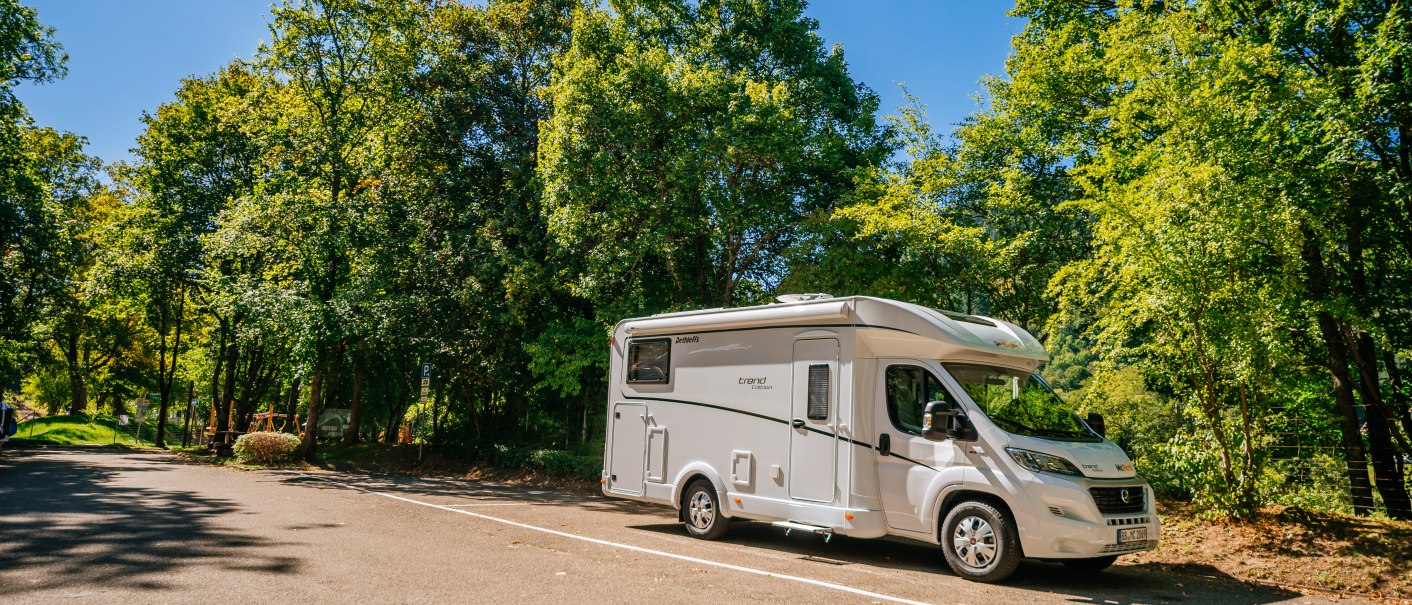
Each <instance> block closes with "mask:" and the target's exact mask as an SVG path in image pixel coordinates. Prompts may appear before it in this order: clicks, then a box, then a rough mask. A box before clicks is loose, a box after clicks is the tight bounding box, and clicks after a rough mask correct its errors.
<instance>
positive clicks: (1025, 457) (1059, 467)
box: [1005, 447, 1083, 477]
mask: <svg viewBox="0 0 1412 605" xmlns="http://www.w3.org/2000/svg"><path fill="white" fill-rule="evenodd" d="M1005 451H1006V453H1008V454H1010V457H1011V458H1013V459H1015V463H1016V464H1019V465H1020V466H1023V467H1025V468H1027V469H1029V470H1032V471H1034V472H1036V473H1058V474H1060V475H1078V476H1080V477H1082V476H1083V473H1080V472H1079V469H1078V468H1077V467H1075V466H1074V463H1072V462H1069V461H1068V460H1065V459H1063V458H1060V457H1058V456H1050V455H1049V454H1041V453H1039V452H1031V451H1029V450H1021V449H1016V448H1013V447H1007V448H1005Z"/></svg>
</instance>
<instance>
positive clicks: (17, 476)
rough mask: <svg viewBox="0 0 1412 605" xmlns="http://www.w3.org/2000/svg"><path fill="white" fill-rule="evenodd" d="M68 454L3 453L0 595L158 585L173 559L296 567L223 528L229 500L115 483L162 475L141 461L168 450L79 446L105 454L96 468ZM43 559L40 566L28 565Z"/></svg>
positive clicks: (163, 468) (246, 567) (219, 565)
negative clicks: (119, 478)
mask: <svg viewBox="0 0 1412 605" xmlns="http://www.w3.org/2000/svg"><path fill="white" fill-rule="evenodd" d="M60 453H67V454H70V455H68V456H64V457H60V456H58V455H55V454H60ZM73 453H75V452H73V451H69V452H63V451H61V450H54V449H48V450H11V451H6V452H5V455H4V457H0V586H3V589H0V592H3V593H4V594H5V595H6V596H12V595H16V594H23V593H25V592H31V591H37V590H48V589H54V588H72V589H84V588H99V587H102V588H111V587H131V588H139V589H160V588H166V587H167V586H168V584H167V583H166V582H164V578H163V576H164V574H166V573H167V572H170V571H173V570H174V569H175V568H176V567H177V566H181V567H190V566H193V565H205V566H210V567H211V568H212V569H214V570H217V571H221V570H230V571H234V570H242V571H256V572H262V573H273V574H292V573H298V572H299V570H300V566H301V563H300V561H299V560H298V559H296V558H293V557H283V556H273V557H271V556H263V555H256V554H255V553H253V552H249V551H250V550H251V549H253V548H254V547H257V546H259V547H266V546H277V544H273V543H270V542H268V541H265V540H261V539H256V538H253V537H250V536H247V535H244V534H241V533H237V532H234V531H231V530H229V529H225V528H223V527H221V526H220V525H219V524H218V519H219V518H220V517H222V516H223V515H230V514H234V513H236V512H240V510H239V507H237V506H235V505H233V504H231V503H230V502H228V501H224V500H220V499H214V498H206V497H202V496H196V495H192V494H190V493H185V492H180V491H167V490H157V489H145V488H134V487H129V486H124V485H121V484H120V483H118V482H116V481H115V480H114V479H115V478H116V477H115V476H116V475H117V473H118V471H119V470H121V471H122V472H124V473H165V472H170V469H171V468H172V467H171V466H169V465H166V464H162V465H151V464H143V462H144V458H149V457H160V458H161V459H162V461H163V462H167V461H170V456H168V455H165V454H145V453H132V452H122V451H112V450H101V449H83V450H81V452H78V453H81V454H82V455H83V456H85V457H90V458H91V457H94V456H102V457H104V460H103V464H104V465H103V466H100V465H97V464H85V463H83V462H82V461H80V460H75V459H74V457H73V456H72V454H73ZM129 461H130V462H129ZM125 465H127V466H126V468H123V467H124V466H125ZM41 566H42V568H43V570H44V571H43V572H42V573H40V572H38V571H36V570H37V569H39V568H40V567H41Z"/></svg>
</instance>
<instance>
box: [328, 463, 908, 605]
mask: <svg viewBox="0 0 1412 605" xmlns="http://www.w3.org/2000/svg"><path fill="white" fill-rule="evenodd" d="M304 476H305V477H309V478H310V479H317V480H319V481H323V482H325V483H332V484H334V485H337V486H339V487H344V488H347V489H352V490H357V491H360V492H364V493H368V494H373V495H375V496H382V497H384V498H391V499H393V500H397V501H400V502H406V503H408V504H416V505H418V506H425V507H427V508H435V509H438V510H444V511H447V512H452V513H458V514H462V515H467V516H470V517H475V518H477V519H485V520H486V521H494V522H496V523H504V524H506V525H513V526H515V527H519V528H523V529H528V530H532V531H537V532H542V533H546V534H550V535H554V536H559V537H561V538H570V539H573V540H582V541H584V542H591V543H593V544H598V545H601V546H610V547H613V548H621V549H624V550H631V551H634V552H640V553H644V554H649V555H657V556H659V557H667V558H669V559H677V560H681V561H689V562H691V563H699V564H701V565H710V566H712V567H719V568H722V569H729V570H733V571H739V572H742V573H748V574H754V575H757V576H765V577H769V578H778V579H781V580H788V581H790V582H798V583H800V584H808V585H810V586H818V587H820V588H827V589H829V590H837V591H839V592H846V593H850V594H855V595H859V596H864V597H868V598H871V599H877V600H881V601H888V602H891V603H905V604H907V605H930V604H929V603H926V602H924V601H913V600H912V599H907V598H903V597H895V596H892V595H887V594H882V593H878V592H872V591H868V590H863V589H861V588H854V587H852V586H848V585H845V584H836V583H834V582H826V581H824V580H815V579H813V578H805V577H802V576H791V575H789V574H782V573H777V572H773V571H765V570H763V569H755V568H753V567H743V566H740V565H732V564H730V563H722V562H720V561H711V560H709V559H698V558H696V557H689V556H686V555H679V554H676V553H670V552H666V551H661V550H653V549H651V548H643V547H641V546H633V545H631V544H622V543H619V542H611V541H608V540H600V539H598V538H590V537H588V536H580V535H578V534H571V533H568V532H563V531H559V530H556V529H549V528H547V527H539V526H536V525H530V524H528V523H521V522H519V521H511V520H509V519H502V518H500V517H492V516H490V515H486V514H481V513H475V512H471V511H468V510H462V509H459V508H452V507H451V506H444V505H441V504H432V503H430V502H422V501H421V500H413V499H411V498H407V497H403V496H398V495H396V494H389V493H387V492H379V491H374V490H371V489H367V488H365V487H359V486H357V485H352V484H348V483H343V482H341V481H334V480H333V479H325V478H323V477H314V476H312V475H304Z"/></svg>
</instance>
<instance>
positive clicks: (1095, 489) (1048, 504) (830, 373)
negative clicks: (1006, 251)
mask: <svg viewBox="0 0 1412 605" xmlns="http://www.w3.org/2000/svg"><path fill="white" fill-rule="evenodd" d="M781 300H782V301H785V302H782V303H781V304H770V305H764V306H756V307H745V308H738V309H711V310H706V311H692V312H685V313H668V314H662V315H654V316H651V317H642V318H634V319H626V320H623V321H622V322H619V323H618V325H617V327H616V328H614V331H613V338H612V345H611V346H612V354H611V364H610V371H611V378H610V380H609V399H608V404H609V409H608V429H607V445H606V448H605V452H604V458H605V459H604V466H605V469H604V471H603V493H604V494H606V495H608V496H613V497H618V498H628V499H633V500H640V501H644V502H655V503H660V504H668V505H671V506H673V507H677V508H678V509H679V510H680V511H681V512H680V516H681V519H682V521H684V522H685V525H686V529H687V531H688V533H690V534H691V535H693V536H696V537H699V538H705V539H713V538H718V537H720V536H721V535H722V534H723V533H724V532H725V531H726V529H727V527H728V525H729V523H730V520H731V519H750V520H756V521H766V522H772V523H774V524H775V525H778V526H780V527H783V528H785V529H786V530H787V531H809V532H815V533H819V534H823V535H824V537H825V539H828V538H831V537H832V536H833V535H834V534H841V535H845V536H852V537H858V538H876V537H882V536H901V537H905V538H912V539H916V540H922V541H925V542H929V543H933V544H940V545H941V546H942V551H943V552H944V553H945V558H946V561H947V563H948V564H949V565H950V566H951V568H952V569H953V570H955V571H956V573H957V574H959V575H961V576H963V577H966V578H969V579H973V580H979V581H998V580H1001V579H1004V578H1005V577H1007V576H1008V575H1010V573H1011V572H1013V571H1014V569H1015V567H1016V565H1017V564H1018V562H1019V559H1020V558H1021V557H1030V558H1036V559H1048V560H1062V561H1064V562H1065V563H1066V564H1068V565H1070V566H1072V567H1074V568H1077V569H1081V570H1099V569H1103V568H1105V567H1107V566H1109V565H1111V564H1112V563H1113V560H1114V559H1116V558H1117V556H1118V555H1120V554H1122V553H1131V552H1136V551H1140V550H1148V549H1151V548H1154V547H1155V546H1156V545H1157V539H1158V535H1159V531H1160V527H1159V522H1158V519H1157V515H1156V512H1155V509H1154V507H1153V504H1152V503H1153V495H1152V490H1151V489H1150V488H1149V487H1148V485H1147V483H1146V481H1144V480H1143V479H1142V478H1141V477H1140V476H1138V475H1137V474H1136V472H1135V470H1134V468H1133V465H1132V462H1131V461H1130V460H1129V459H1128V457H1127V456H1126V455H1124V453H1123V451H1122V450H1121V449H1119V448H1118V446H1116V445H1114V444H1113V443H1112V442H1110V441H1108V440H1106V439H1104V438H1103V437H1102V435H1101V433H1102V426H1101V425H1102V423H1101V418H1098V417H1096V416H1090V418H1089V420H1088V421H1087V422H1085V421H1084V420H1081V419H1080V418H1079V417H1078V416H1077V415H1076V414H1074V412H1073V411H1072V410H1070V409H1069V408H1067V407H1066V406H1065V405H1064V403H1063V402H1061V401H1060V400H1059V398H1058V397H1057V396H1056V395H1055V394H1054V393H1053V392H1052V391H1050V390H1049V387H1048V386H1047V385H1046V384H1045V383H1044V381H1043V380H1041V379H1040V378H1039V377H1037V376H1036V375H1035V374H1033V372H1034V371H1035V369H1036V368H1037V367H1038V366H1039V365H1040V364H1042V363H1044V362H1045V361H1047V360H1048V359H1049V357H1048V354H1046V353H1045V351H1044V348H1043V347H1042V346H1041V345H1040V344H1039V342H1038V341H1036V340H1035V338H1034V337H1033V336H1031V335H1030V334H1029V333H1028V332H1026V331H1025V330H1023V329H1021V328H1020V327H1019V326H1016V325H1014V324H1011V323H1007V322H1004V321H1000V320H997V319H991V318H988V317H979V316H972V315H963V314H959V313H952V312H948V311H939V310H936V309H929V308H926V307H921V306H918V305H913V304H908V303H903V302H898V301H894V300H885V299H879V298H870V297H863V296H855V297H849V298H832V297H829V296H828V295H795V296H787V297H781ZM1095 429H1096V430H1095Z"/></svg>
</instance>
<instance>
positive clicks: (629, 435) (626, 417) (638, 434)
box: [608, 403, 647, 494]
mask: <svg viewBox="0 0 1412 605" xmlns="http://www.w3.org/2000/svg"><path fill="white" fill-rule="evenodd" d="M646 418H647V406H646V405H643V404H641V403H619V404H616V405H614V406H613V418H612V419H611V420H610V421H611V422H612V423H613V424H612V426H613V433H612V435H613V447H612V450H611V453H610V454H609V456H608V489H609V490H611V491H615V492H622V493H624V494H641V493H642V474H643V469H644V467H645V464H644V458H645V457H646V454H647V448H646V445H647V420H646Z"/></svg>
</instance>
